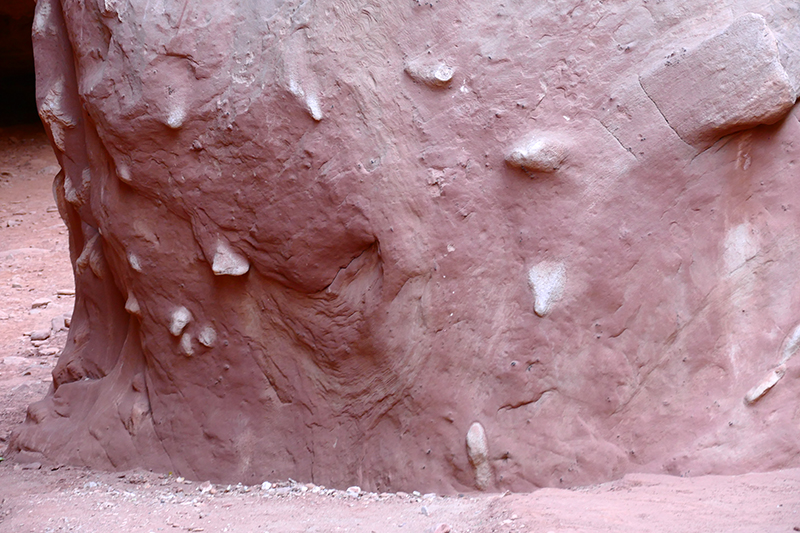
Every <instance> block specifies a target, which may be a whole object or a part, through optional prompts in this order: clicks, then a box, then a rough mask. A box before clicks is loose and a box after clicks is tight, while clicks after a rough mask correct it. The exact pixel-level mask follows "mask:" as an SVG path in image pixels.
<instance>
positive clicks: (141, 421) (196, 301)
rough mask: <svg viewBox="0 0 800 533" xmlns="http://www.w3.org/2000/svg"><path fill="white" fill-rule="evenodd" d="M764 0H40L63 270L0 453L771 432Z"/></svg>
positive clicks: (787, 244) (261, 453)
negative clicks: (58, 300)
mask: <svg viewBox="0 0 800 533" xmlns="http://www.w3.org/2000/svg"><path fill="white" fill-rule="evenodd" d="M798 15H799V14H798V8H797V6H796V4H795V3H794V2H789V1H784V2H778V1H774V2H771V1H766V0H730V1H703V2H697V1H691V2H690V1H688V0H686V1H679V0H672V1H663V2H647V1H634V0H630V1H622V0H619V1H615V2H596V1H592V2H577V1H576V2H572V3H567V2H546V3H545V2H533V1H529V2H512V3H508V2H507V3H484V2H466V1H453V2H440V1H438V0H431V1H430V2H421V1H397V2H377V1H353V0H344V1H343V0H337V1H333V0H316V1H313V0H307V1H301V2H300V1H291V0H289V1H280V0H273V1H268V0H265V1H261V2H247V1H244V0H226V1H220V2H187V1H183V2H177V1H173V0H164V1H161V2H142V1H139V0H129V1H122V0H84V1H78V0H38V2H37V6H36V17H35V19H34V24H33V37H34V46H35V51H36V63H37V76H38V79H37V93H38V94H37V98H38V104H39V110H40V115H41V117H42V119H43V121H44V122H45V125H46V127H47V129H48V133H49V135H50V137H51V140H52V144H53V147H54V149H55V151H56V153H57V156H58V158H59V161H60V163H61V166H62V169H63V170H62V172H61V173H59V175H58V177H57V178H56V180H55V187H54V190H55V193H56V196H57V199H58V205H59V209H60V212H61V215H62V217H63V218H64V220H65V221H66V223H67V225H68V227H69V229H70V235H71V255H72V262H73V265H74V271H75V279H76V288H77V295H76V305H75V311H74V315H73V321H72V327H71V329H70V337H69V340H68V343H67V347H66V348H65V350H64V352H63V354H62V355H61V358H60V360H59V364H58V366H57V368H56V370H55V372H54V381H53V387H52V390H51V391H50V392H49V393H48V395H47V397H46V398H45V399H43V400H42V401H40V402H38V403H35V404H33V405H31V406H30V408H29V411H28V419H27V421H26V422H25V424H23V425H22V426H21V427H19V428H18V429H17V430H16V431H15V433H14V434H13V436H12V440H11V444H10V452H11V453H13V454H14V455H15V456H16V457H17V459H18V460H21V461H26V460H30V461H45V462H61V463H72V464H84V465H91V466H94V467H100V468H106V469H127V468H131V467H134V466H143V467H147V468H152V469H157V470H160V471H172V472H175V473H178V474H180V475H183V476H186V477H189V478H192V479H211V480H213V481H221V482H230V481H242V482H246V483H250V484H252V483H255V482H260V481H261V480H263V479H279V478H280V479H285V478H293V479H296V480H299V481H312V482H315V483H322V484H326V485H332V486H340V487H344V486H347V485H352V484H357V485H360V486H361V487H362V488H365V489H367V490H387V489H395V490H402V489H406V490H409V489H425V490H436V491H440V492H453V491H463V490H471V489H484V490H506V489H510V490H513V491H523V490H530V489H533V488H536V487H541V486H562V487H563V486H575V485H580V484H588V483H593V482H599V481H604V480H609V479H614V478H619V477H621V476H622V475H624V474H625V473H628V472H653V473H665V472H666V473H670V474H676V475H700V474H709V473H715V474H732V473H742V472H749V471H757V470H769V469H774V468H783V467H797V466H800V454H798V452H799V451H800V403H798V401H797V398H798V393H800V356H795V353H796V351H797V350H798V347H800V326H799V324H800V284H799V282H800V278H799V277H798V274H797V264H798V262H799V261H800V239H798V237H800V236H799V235H798V233H800V203H796V200H798V199H800V193H798V190H797V187H796V186H795V185H796V183H795V180H796V179H797V178H798V166H797V161H798V158H800V112H798V110H797V108H796V107H795V106H794V104H795V100H796V98H797V96H798V91H799V89H800V16H798Z"/></svg>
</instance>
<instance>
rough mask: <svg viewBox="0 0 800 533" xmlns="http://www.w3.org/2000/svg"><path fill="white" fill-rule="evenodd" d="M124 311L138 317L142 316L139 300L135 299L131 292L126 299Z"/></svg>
mask: <svg viewBox="0 0 800 533" xmlns="http://www.w3.org/2000/svg"><path fill="white" fill-rule="evenodd" d="M125 310H126V311H127V312H129V313H130V314H132V315H137V316H140V315H141V314H142V309H141V307H139V300H137V299H136V296H134V295H133V293H132V292H129V293H128V299H127V300H126V301H125Z"/></svg>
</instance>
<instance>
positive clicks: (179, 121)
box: [167, 107, 186, 130]
mask: <svg viewBox="0 0 800 533" xmlns="http://www.w3.org/2000/svg"><path fill="white" fill-rule="evenodd" d="M185 119H186V112H185V111H184V110H183V108H181V107H175V108H173V109H172V110H170V112H169V116H168V117H167V126H169V127H170V128H172V129H174V130H177V129H179V128H180V127H181V126H183V121H184V120H185Z"/></svg>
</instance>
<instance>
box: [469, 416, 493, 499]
mask: <svg viewBox="0 0 800 533" xmlns="http://www.w3.org/2000/svg"><path fill="white" fill-rule="evenodd" d="M467 456H468V457H469V461H470V463H472V466H473V468H474V469H475V484H476V485H477V486H478V488H479V489H482V490H485V489H486V488H488V487H489V484H490V483H491V479H492V470H491V467H490V465H489V443H488V441H487V440H486V431H485V430H484V429H483V426H482V425H481V423H480V422H475V423H473V424H472V425H471V426H470V427H469V431H467Z"/></svg>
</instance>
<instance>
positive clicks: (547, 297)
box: [528, 261, 567, 316]
mask: <svg viewBox="0 0 800 533" xmlns="http://www.w3.org/2000/svg"><path fill="white" fill-rule="evenodd" d="M566 281H567V268H566V266H564V263H558V262H553V261H542V262H541V263H539V264H537V265H534V266H533V267H531V269H530V271H529V272H528V283H529V284H530V286H531V290H532V291H533V298H534V306H533V310H534V312H535V313H536V314H537V315H539V316H545V315H546V314H548V313H549V312H550V311H551V310H552V308H553V305H554V304H555V303H556V302H557V301H558V300H559V299H561V296H562V295H563V293H564V286H565V285H566Z"/></svg>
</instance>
